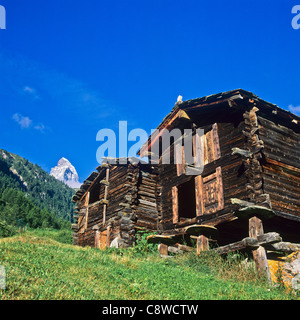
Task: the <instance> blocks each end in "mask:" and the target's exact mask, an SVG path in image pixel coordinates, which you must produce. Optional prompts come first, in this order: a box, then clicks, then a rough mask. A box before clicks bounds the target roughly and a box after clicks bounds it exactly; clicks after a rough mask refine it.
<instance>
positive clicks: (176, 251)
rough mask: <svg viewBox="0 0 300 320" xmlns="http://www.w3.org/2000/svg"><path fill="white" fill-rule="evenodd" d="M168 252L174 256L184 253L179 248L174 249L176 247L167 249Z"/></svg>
mask: <svg viewBox="0 0 300 320" xmlns="http://www.w3.org/2000/svg"><path fill="white" fill-rule="evenodd" d="M168 252H171V253H176V254H178V253H179V254H183V253H184V251H183V250H180V249H179V248H176V247H173V246H169V247H168Z"/></svg>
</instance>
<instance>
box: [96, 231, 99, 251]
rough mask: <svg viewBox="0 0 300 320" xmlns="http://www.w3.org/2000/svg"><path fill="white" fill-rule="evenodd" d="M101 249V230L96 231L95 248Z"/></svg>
mask: <svg viewBox="0 0 300 320" xmlns="http://www.w3.org/2000/svg"><path fill="white" fill-rule="evenodd" d="M99 247H100V233H99V230H96V232H95V248H99Z"/></svg>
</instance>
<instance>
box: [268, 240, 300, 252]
mask: <svg viewBox="0 0 300 320" xmlns="http://www.w3.org/2000/svg"><path fill="white" fill-rule="evenodd" d="M265 248H266V249H267V250H270V251H280V252H284V253H291V252H295V251H300V243H291V242H277V243H272V244H267V245H266V246H265Z"/></svg>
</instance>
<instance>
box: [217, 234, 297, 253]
mask: <svg viewBox="0 0 300 320" xmlns="http://www.w3.org/2000/svg"><path fill="white" fill-rule="evenodd" d="M281 241H282V238H281V237H280V235H279V234H278V233H276V232H269V233H264V234H262V235H260V236H258V237H257V239H255V238H251V237H247V238H244V239H243V240H241V241H237V242H234V243H230V244H228V245H225V246H222V247H219V248H217V249H216V251H217V252H218V253H219V254H226V253H228V252H232V251H242V250H245V249H251V250H254V249H257V248H258V247H259V246H263V247H264V248H269V247H273V246H274V248H275V247H276V246H277V244H279V243H282V242H281ZM294 248H295V247H294Z"/></svg>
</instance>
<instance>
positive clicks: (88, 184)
mask: <svg viewBox="0 0 300 320" xmlns="http://www.w3.org/2000/svg"><path fill="white" fill-rule="evenodd" d="M112 162H114V163H112ZM110 163H112V164H110ZM106 164H108V165H109V166H110V167H111V166H128V164H131V165H135V166H141V167H145V166H146V167H153V165H152V164H151V165H150V164H149V163H148V162H145V161H142V160H141V159H139V158H136V157H127V158H103V163H102V165H100V166H98V167H97V168H96V170H97V172H96V171H94V172H92V173H91V174H90V175H89V176H88V177H87V179H86V180H85V181H84V182H83V184H82V185H81V186H80V189H79V190H77V191H76V192H75V194H74V195H73V197H72V202H77V201H79V200H81V199H82V198H83V197H84V196H85V194H86V193H87V192H88V191H90V189H91V188H92V187H93V185H94V184H95V183H96V181H97V180H99V179H101V178H102V177H103V176H104V172H105V170H106V167H107V165H106Z"/></svg>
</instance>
